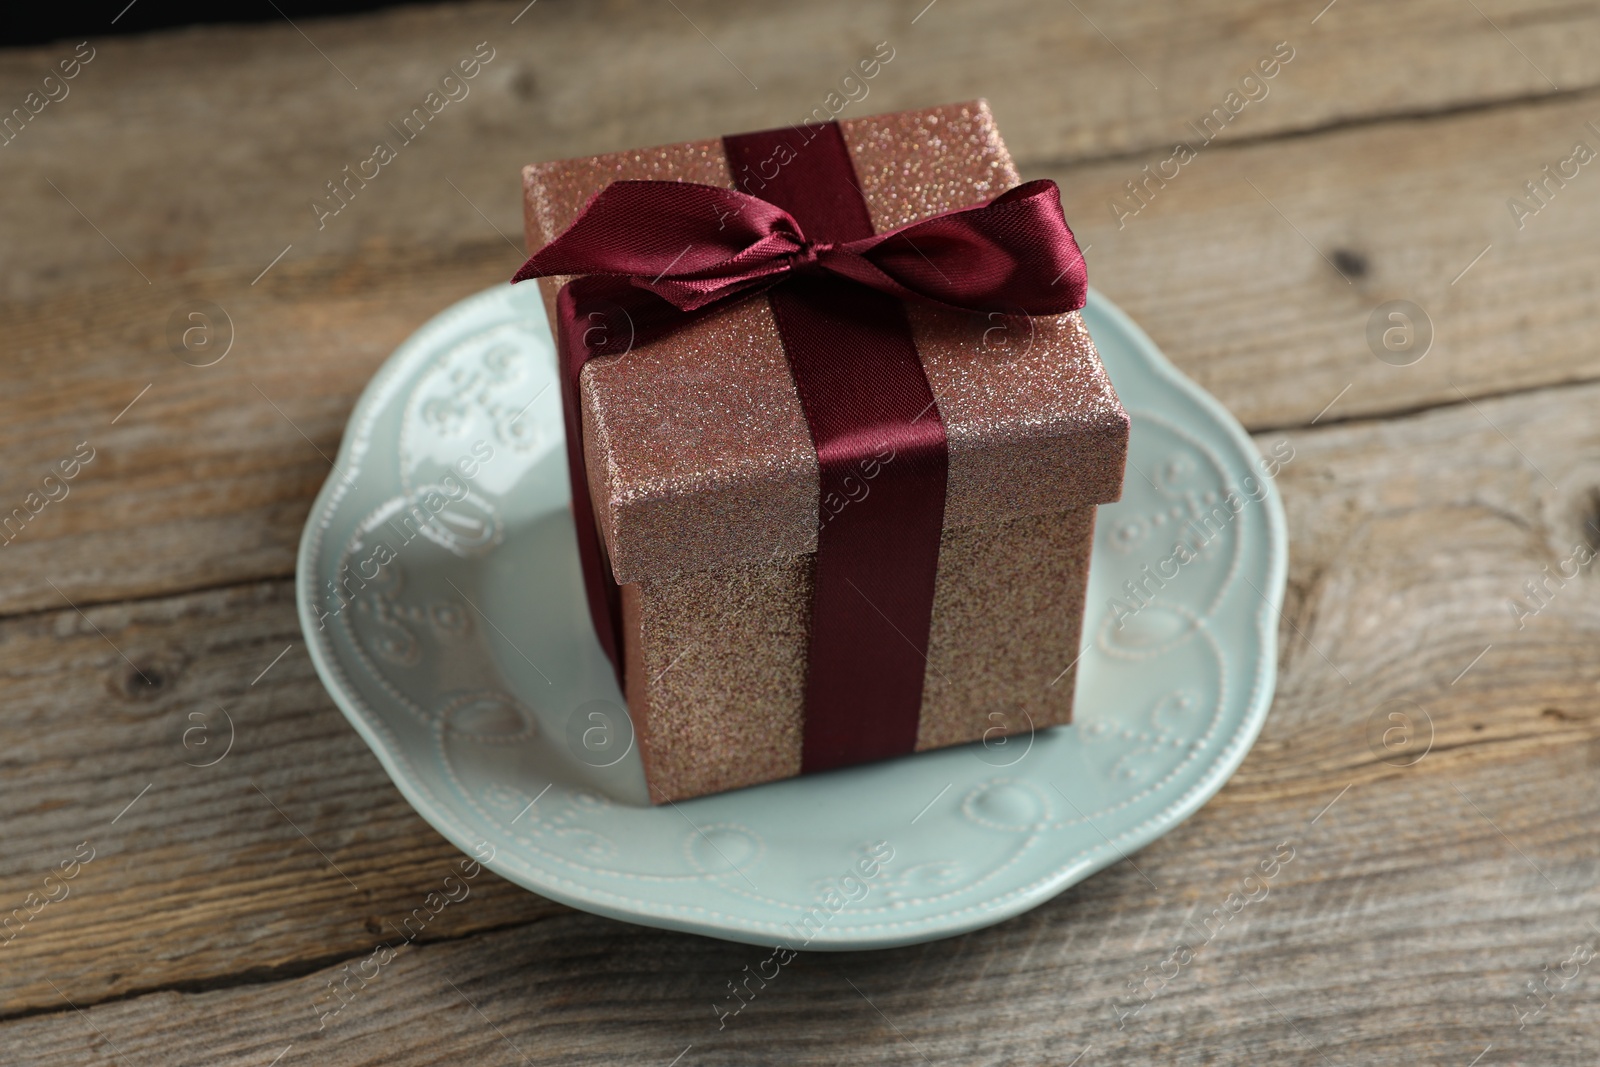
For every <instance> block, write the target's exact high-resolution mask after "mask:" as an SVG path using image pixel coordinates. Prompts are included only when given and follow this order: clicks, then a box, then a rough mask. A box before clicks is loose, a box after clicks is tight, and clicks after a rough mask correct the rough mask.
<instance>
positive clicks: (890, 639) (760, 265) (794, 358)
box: [512, 123, 1087, 772]
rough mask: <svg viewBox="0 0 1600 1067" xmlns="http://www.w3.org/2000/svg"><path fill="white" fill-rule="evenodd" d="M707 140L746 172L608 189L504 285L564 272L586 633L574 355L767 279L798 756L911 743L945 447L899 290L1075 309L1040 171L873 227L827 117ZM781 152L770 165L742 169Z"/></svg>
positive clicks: (613, 634) (587, 549) (830, 759)
mask: <svg viewBox="0 0 1600 1067" xmlns="http://www.w3.org/2000/svg"><path fill="white" fill-rule="evenodd" d="M723 150H724V152H725V154H726V155H727V158H728V163H729V169H730V171H732V172H733V173H744V174H746V175H749V174H751V173H752V172H753V171H755V172H760V173H761V177H760V178H746V179H745V182H744V184H745V186H746V190H747V191H744V192H740V191H736V190H732V189H723V188H717V187H715V186H706V185H696V184H692V183H689V182H661V181H619V182H613V183H611V184H610V185H608V186H607V187H606V188H604V189H603V190H601V191H600V192H599V193H598V194H596V195H595V196H594V197H593V198H592V199H591V200H590V201H589V203H588V205H587V206H586V207H585V208H584V209H583V211H582V212H581V213H580V214H579V215H578V217H577V219H576V220H575V221H574V222H573V223H572V225H571V226H570V227H569V228H568V229H567V230H566V231H565V232H563V233H562V234H561V235H560V236H559V237H557V238H556V239H555V240H554V241H552V242H550V243H549V244H548V245H546V246H545V247H544V248H543V249H541V250H540V251H539V252H538V253H537V254H535V255H534V256H533V257H532V258H530V259H529V260H528V262H527V263H525V264H524V265H523V266H522V268H521V269H520V270H519V271H517V273H516V275H515V276H514V277H513V278H512V281H514V282H517V281H524V280H526V279H528V278H538V277H546V276H550V275H580V276H581V277H579V278H577V279H576V280H575V281H573V282H571V283H569V284H567V285H565V286H563V287H562V289H561V292H560V294H559V296H558V297H557V301H556V319H557V322H556V333H557V343H558V347H559V349H560V360H561V364H562V365H561V372H560V377H561V387H562V407H563V411H564V413H565V420H566V430H567V460H568V472H569V474H570V477H571V481H572V507H573V517H574V520H575V521H576V523H577V533H578V547H579V556H580V559H581V561H582V564H583V572H584V582H585V588H586V591H587V594H588V598H589V607H590V613H591V615H592V616H593V619H594V624H595V630H596V633H597V634H598V636H599V638H600V642H601V645H602V647H604V649H605V651H606V654H607V655H608V656H609V657H610V659H611V661H612V664H613V665H614V666H615V667H616V668H617V671H618V675H619V677H620V676H621V673H622V664H623V655H622V648H623V645H622V634H621V615H622V613H621V596H620V590H619V589H618V587H617V585H616V582H615V580H614V578H613V575H612V573H611V569H610V565H609V563H608V562H607V561H606V559H605V549H604V545H603V543H602V542H601V540H600V536H599V532H598V528H597V526H596V524H595V518H594V506H593V501H592V500H591V499H590V495H589V483H588V477H587V474H586V473H585V470H584V459H583V445H582V441H581V437H580V434H581V432H582V417H581V408H580V407H579V394H578V383H579V375H580V373H581V371H582V369H583V365H584V363H586V362H587V361H588V360H589V359H591V358H593V357H594V356H597V355H605V354H610V353H615V352H623V351H626V350H627V349H628V348H629V347H630V346H632V345H634V344H639V343H644V342H647V341H650V340H654V339H656V338H658V337H661V336H665V335H666V334H669V333H671V332H673V331H674V330H676V329H680V328H682V327H683V326H684V325H686V324H687V323H688V322H690V321H692V320H694V319H696V318H698V317H700V316H701V315H704V314H707V313H709V312H711V311H714V310H716V309H718V308H720V307H723V306H725V305H727V304H728V303H731V302H733V301H735V300H739V299H744V298H748V297H751V296H754V295H756V294H758V293H762V292H766V293H767V296H768V299H769V301H770V302H771V304H772V309H773V315H774V318H775V319H776V321H777V325H778V332H779V335H780V337H781V339H782V341H783V346H784V351H785V354H786V355H787V357H788V360H789V366H790V369H791V372H792V373H793V375H794V380H795V386H796V390H797V392H798V393H799V396H800V402H801V407H802V409H803V411H804V414H805V417H806V422H807V425H808V426H809V427H810V430H811V436H812V441H813V443H814V445H815V446H816V450H817V459H818V464H819V467H820V470H821V487H820V488H821V501H822V506H820V507H819V509H818V515H819V527H818V531H817V553H816V558H815V567H814V581H813V594H812V613H811V640H810V647H809V650H808V654H807V674H806V696H805V728H804V733H803V742H802V744H803V754H802V770H803V771H805V772H811V771H818V770H826V769H829V768H832V767H840V766H846V765H849V764H853V763H863V762H867V761H869V760H876V759H882V758H884V757H888V756H895V755H901V754H904V753H907V752H911V751H912V750H913V749H914V748H915V746H916V737H917V724H918V719H919V715H920V709H921V704H922V683H923V675H924V672H925V671H926V669H927V646H928V633H929V624H930V622H931V618H932V610H933V589H934V578H935V576H936V574H937V571H938V559H939V538H940V534H941V532H942V529H943V525H944V499H945V480H946V471H947V467H948V453H947V450H946V442H945V434H944V425H943V422H942V421H941V420H940V417H939V411H938V405H937V404H936V403H935V401H934V397H933V392H932V389H931V387H930V386H929V384H928V380H927V377H926V375H925V374H924V373H923V369H922V364H921V360H920V359H919V358H918V356H917V350H916V345H915V343H914V341H913V339H912V334H911V328H910V324H909V322H908V321H907V319H906V315H905V308H904V306H903V301H906V300H920V301H923V302H927V303H934V304H940V305H944V306H947V307H954V308H959V309H963V310H968V311H999V312H1002V313H1005V314H1026V315H1054V314H1062V313H1064V312H1068V311H1074V310H1076V309H1078V308H1081V307H1083V304H1084V298H1085V295H1086V292H1087V276H1086V270H1085V266H1084V262H1083V256H1082V254H1081V253H1080V252H1079V250H1078V246H1077V242H1076V241H1075V240H1074V239H1073V236H1072V232H1071V230H1069V229H1068V228H1067V224H1066V220H1065V219H1064V218H1063V217H1062V213H1061V201H1060V193H1059V190H1058V189H1057V188H1056V185H1055V183H1054V182H1050V181H1036V182H1028V183H1027V184H1025V185H1021V186H1018V187H1017V188H1015V189H1012V190H1011V191H1009V192H1007V193H1004V194H1002V195H1000V196H998V197H996V198H995V199H994V200H992V201H990V202H989V203H987V204H984V205H980V206H977V207H971V208H964V209H961V210H957V211H951V212H947V213H946V214H943V215H938V216H935V217H933V218H929V219H923V220H921V221H918V222H913V223H911V224H909V225H907V226H902V227H899V228H897V229H894V230H890V231H889V232H887V233H882V234H876V233H874V232H873V230H872V221H871V217H870V215H869V213H868V210H867V205H866V202H865V200H864V199H863V197H862V194H861V192H860V188H859V185H858V184H857V182H856V175H855V170H854V167H853V166H852V164H851V162H850V155H849V149H848V147H847V146H846V144H845V142H844V137H843V135H842V133H841V132H840V130H839V127H838V126H837V124H832V123H830V124H827V125H823V126H803V127H795V128H791V129H784V130H774V131H767V132H763V133H754V134H742V135H739V136H734V137H727V138H724V139H723ZM780 158H782V159H784V160H785V162H783V164H782V165H781V166H779V167H778V168H777V171H776V173H775V174H774V175H773V176H771V177H768V176H767V175H766V174H765V173H764V168H762V167H761V164H762V163H764V162H765V163H771V162H772V161H774V160H776V159H780ZM751 185H756V186H757V188H756V190H755V191H757V192H759V193H760V194H761V195H760V196H759V197H758V196H755V195H752V194H751V192H750V191H748V190H749V187H750V186H751ZM617 311H622V312H625V315H623V316H621V317H620V318H619V317H618V316H617V315H616V312H617Z"/></svg>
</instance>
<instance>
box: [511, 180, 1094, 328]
mask: <svg viewBox="0 0 1600 1067" xmlns="http://www.w3.org/2000/svg"><path fill="white" fill-rule="evenodd" d="M819 272H820V273H826V274H833V275H837V276H839V277H842V278H847V279H849V280H851V281H854V282H858V283H860V284H862V285H866V286H869V287H871V288H873V289H877V290H879V291H881V292H885V293H889V294H891V295H893V296H896V297H899V298H900V299H902V300H919V301H923V302H928V303H934V304H941V305H944V306H946V307H953V308H957V309H960V310H964V311H980V312H988V311H999V312H1003V313H1006V314H1022V315H1058V314H1062V313H1065V312H1068V311H1075V310H1077V309H1078V308H1081V307H1083V304H1084V299H1085V296H1086V294H1087V290H1088V275H1087V270H1086V268H1085V265H1084V261H1083V253H1082V252H1080V251H1079V250H1078V243H1077V241H1076V240H1075V239H1074V238H1073V236H1072V231H1071V230H1070V229H1069V228H1068V227H1067V221H1066V219H1065V217H1063V215H1062V212H1061V193H1060V190H1059V189H1058V188H1057V187H1056V183H1055V182H1053V181H1048V180H1044V181H1032V182H1027V183H1026V184H1023V185H1019V186H1017V187H1016V188H1015V189H1012V190H1010V191H1008V192H1005V193H1002V194H1001V195H1000V196H997V197H995V198H994V199H993V200H991V201H989V202H988V203H987V204H981V205H978V206H976V207H968V208H960V209H958V210H955V211H948V212H945V213H944V214H942V215H935V216H933V217H932V218H927V219H922V220H920V221H917V222H913V223H910V224H908V225H905V226H901V227H898V228H896V229H893V230H889V231H887V232H885V233H879V234H874V235H872V236H871V237H865V238H862V239H860V240H856V241H843V242H839V243H824V242H813V241H810V240H808V239H807V238H806V236H805V234H804V233H803V232H802V231H801V229H800V224H799V223H798V222H796V221H795V220H794V218H793V216H791V215H790V214H789V213H788V212H787V211H784V210H783V209H782V208H780V207H778V206H776V205H775V204H771V203H768V202H767V201H765V200H762V199H761V198H760V197H756V196H751V195H749V194H746V193H741V192H737V191H735V190H733V189H723V188H718V187H716V186H711V185H698V184H695V183H692V182H670V181H617V182H612V183H611V184H610V185H608V186H606V187H605V188H604V189H602V190H601V191H600V192H599V193H597V194H595V196H594V198H593V199H591V200H590V201H589V203H588V205H587V206H585V207H584V209H583V211H582V212H581V213H580V214H579V215H578V217H577V219H576V220H575V221H574V222H573V223H572V225H571V226H570V227H568V228H567V230H566V231H565V232H563V233H562V234H561V235H560V236H559V237H557V238H556V239H555V240H554V241H551V242H550V243H549V244H547V245H545V247H544V248H542V249H540V250H539V251H538V252H537V253H536V254H535V255H534V256H533V257H532V258H530V259H529V260H528V261H527V262H526V263H524V264H523V265H522V269H520V270H518V271H517V273H516V275H515V276H514V277H513V278H512V279H511V280H512V281H514V282H520V281H525V280H527V279H529V278H541V277H548V276H551V275H588V276H595V275H598V276H603V277H613V278H625V279H627V280H628V281H629V282H630V283H631V284H632V285H634V286H637V287H639V288H640V289H645V290H648V291H650V292H652V293H655V294H656V295H657V296H660V297H662V298H663V299H665V300H666V301H668V302H669V303H671V304H672V305H673V306H674V307H676V308H678V309H679V310H680V311H696V310H699V309H701V308H704V307H706V306H708V305H711V304H714V303H719V302H722V301H726V300H731V299H733V298H735V297H739V296H750V295H754V294H755V293H758V292H761V291H762V290H764V289H767V288H770V287H771V286H773V285H776V284H778V283H779V282H781V281H783V280H784V278H785V277H788V276H790V275H792V274H812V273H819Z"/></svg>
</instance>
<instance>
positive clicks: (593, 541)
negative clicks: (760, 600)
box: [556, 285, 623, 684]
mask: <svg viewBox="0 0 1600 1067" xmlns="http://www.w3.org/2000/svg"><path fill="white" fill-rule="evenodd" d="M573 288H574V287H573V285H564V286H562V287H561V291H560V292H559V293H558V294H557V295H556V358H557V361H558V363H559V364H560V366H559V368H558V370H557V374H558V376H559V377H560V379H561V414H562V420H563V422H564V423H565V426H566V431H567V476H568V478H569V480H570V481H571V483H572V522H573V527H574V532H575V533H576V534H577V536H578V562H579V563H580V565H581V566H582V568H583V590H584V595H585V596H586V597H587V598H588V601H589V617H590V620H591V621H592V622H593V623H594V632H595V636H596V637H598V638H599V639H600V647H601V648H602V649H603V650H604V651H605V654H606V658H607V659H609V660H610V661H611V667H612V669H613V670H614V671H615V672H616V675H617V682H618V684H621V683H622V681H623V655H622V647H623V646H622V589H621V587H620V586H618V585H617V583H616V580H615V579H614V578H613V577H612V573H611V564H610V562H609V559H608V558H607V555H606V546H605V542H604V541H603V540H601V537H600V526H599V524H598V523H597V522H596V520H595V513H594V500H593V498H592V497H591V496H590V493H589V476H588V473H587V470H586V468H585V465H584V461H583V409H582V407H581V406H580V404H581V399H580V394H579V382H580V376H581V374H582V373H583V365H584V364H585V363H587V362H588V361H589V357H590V355H592V354H593V353H592V351H591V349H590V347H589V344H588V339H589V330H590V324H589V322H588V321H587V319H586V317H585V315H584V313H583V312H582V311H581V310H580V308H579V300H578V294H576V293H574V292H573Z"/></svg>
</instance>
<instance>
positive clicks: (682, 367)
mask: <svg viewBox="0 0 1600 1067" xmlns="http://www.w3.org/2000/svg"><path fill="white" fill-rule="evenodd" d="M838 125H839V129H840V133H841V134H842V135H843V138H844V142H845V145H846V147H847V149H848V152H849V157H850V162H851V164H852V165H853V167H854V171H855V178H856V180H857V182H858V183H859V189H860V193H861V195H862V197H863V199H864V200H865V202H866V206H867V209H868V212H869V213H870V215H871V220H872V225H873V228H874V229H875V230H876V231H877V232H879V233H882V232H884V231H886V230H889V229H892V228H894V227H898V226H901V225H904V224H906V223H909V222H913V221H915V220H919V219H925V218H928V217H931V216H934V215H938V214H941V213H943V212H947V211H951V210H953V209H957V208H963V207H968V206H971V205H975V204H980V203H983V202H986V201H989V200H991V199H993V198H994V197H995V196H997V195H999V194H1000V193H1002V192H1004V191H1006V190H1007V189H1009V188H1011V187H1013V186H1015V185H1017V184H1018V181H1019V179H1018V176H1017V173H1016V168H1015V167H1014V165H1013V164H1012V162H1011V157H1010V155H1009V154H1008V153H1007V151H1006V148H1005V145H1004V143H1003V142H1002V141H1001V139H1000V135H999V132H998V131H997V129H996V128H995V124H994V119H993V116H992V115H991V114H990V111H989V108H988V105H987V104H985V103H983V102H982V101H979V102H976V103H969V104H957V105H949V106H944V107H936V108H929V109H925V110H920V111H908V112H901V113H898V114H891V115H880V116H873V117H869V118H861V119H850V120H841V121H840V122H839V123H838ZM730 170H731V168H730V165H729V163H728V161H727V157H726V154H725V152H724V149H723V144H722V142H721V141H719V140H706V141H693V142H687V143H683V144H675V145H666V146H662V147H658V148H650V149H643V150H638V151H630V152H617V153H610V154H607V155H601V156H593V157H589V158H585V159H575V160H564V161H560V162H554V163H542V164H536V165H533V166H529V167H527V168H525V169H524V171H523V186H524V194H525V196H524V207H525V219H526V234H527V242H528V247H529V250H530V252H532V251H537V250H538V249H540V248H542V247H543V246H545V245H546V244H547V243H549V242H550V241H551V240H553V239H554V238H555V237H556V236H558V235H559V234H561V233H562V231H564V230H565V229H566V228H567V227H568V226H569V225H570V224H571V223H572V221H573V220H574V219H575V218H576V217H577V215H578V214H579V212H580V211H581V210H582V209H583V208H584V206H585V204H586V203H588V201H589V200H590V199H591V197H593V196H594V194H596V193H598V192H599V191H600V190H601V189H602V188H604V187H605V186H606V185H607V184H608V183H610V182H612V181H617V180H624V179H655V180H677V181H688V182H696V183H700V184H704V185H713V186H719V187H724V188H732V187H734V181H735V176H734V175H733V174H731V173H730ZM565 280H566V279H563V278H542V279H540V282H539V284H540V286H541V288H542V290H543V295H544V298H545V301H546V305H547V307H549V309H550V310H551V313H552V321H554V318H555V298H556V294H557V292H558V291H559V289H560V285H561V283H562V282H563V281H565ZM906 310H907V316H908V318H909V320H910V325H911V332H912V335H913V337H914V339H915V342H916V348H917V351H918V354H919V355H920V358H921V361H922V364H923V368H924V371H925V373H926V376H927V379H928V381H929V384H930V385H931V387H932V391H933V395H934V398H935V400H936V401H937V404H938V411H939V414H940V416H941V418H942V419H943V422H944V427H945V433H946V437H947V441H948V455H949V459H948V476H947V489H946V501H945V509H944V527H943V534H942V537H941V539H940V545H939V556H938V570H937V577H936V580H935V582H934V590H933V617H932V624H931V627H930V632H929V639H928V644H927V653H926V661H927V669H926V673H925V675H924V681H923V688H922V703H921V708H920V716H919V719H918V722H917V729H916V744H915V748H916V750H917V751H922V750H926V749H932V748H940V747H944V746H947V745H955V744H961V743H965V742H973V741H986V742H991V743H992V742H993V740H994V739H996V738H998V737H1000V736H1003V735H1010V734H1016V733H1019V732H1027V731H1029V730H1033V729H1042V728H1045V727H1049V726H1054V725H1059V724H1064V723H1067V722H1069V721H1070V719H1071V713H1072V694H1073V682H1074V673H1075V672H1074V671H1073V670H1071V669H1069V665H1070V664H1072V663H1073V661H1074V660H1075V658H1076V656H1077V652H1078V647H1079V638H1080V630H1081V627H1082V620H1083V609H1084V595H1085V590H1086V585H1087V580H1088V569H1089V554H1090V548H1091V545H1092V542H1093V536H1094V514H1095V506H1096V505H1097V504H1103V503H1108V502H1110V501H1114V500H1116V499H1117V498H1118V497H1119V496H1120V495H1121V489H1122V474H1123V465H1124V461H1125V458H1126V451H1127V436H1128V417H1127V414H1126V413H1125V412H1124V411H1123V409H1122V406H1121V405H1120V404H1119V403H1118V401H1117V398H1116V395H1115V393H1114V392H1113V391H1112V388H1111V383H1110V380H1109V379H1108V378H1107V376H1106V373H1105V369H1104V367H1103V366H1102V365H1101V363H1100V358H1099V355H1098V353H1097V352H1096V350H1095V347H1094V342H1093V341H1092V340H1091V338H1090V337H1089V333H1088V330H1087V329H1086V328H1085V326H1084V323H1083V320H1082V317H1081V316H1080V315H1079V314H1078V313H1076V312H1073V313H1070V314H1065V315H1054V316H1044V317H1035V318H1018V317H1011V316H1003V315H980V314H970V313H963V312H958V311H954V310H949V309H944V308H939V307H933V306H925V305H922V304H913V303H908V304H907V305H906ZM581 408H582V412H581V414H582V420H583V431H584V433H583V436H584V454H585V461H586V468H587V475H588V482H589V487H590V491H591V494H592V497H593V501H594V506H595V516H596V522H597V525H598V527H599V529H600V532H601V535H602V538H603V541H604V545H605V549H606V551H607V553H608V555H609V565H610V567H611V569H612V571H613V573H614V576H615V579H616V581H617V582H618V583H619V584H620V585H621V587H622V616H623V644H624V660H625V677H626V694H627V701H628V710H629V715H630V717H631V718H632V720H633V723H634V728H635V733H636V736H637V737H638V740H639V746H640V752H641V755H642V757H643V760H644V767H645V774H646V778H647V780H648V783H649V787H650V794H651V797H652V799H653V800H654V801H655V802H656V803H664V802H666V801H668V800H677V799H682V798H684V797H692V796H698V795H701V794H706V793H714V792H720V791H723V790H728V789H735V788H739V787H742V786H748V785H754V784H757V783H760V782H767V781H773V780H775V779H780V778H787V777H791V776H794V775H797V774H799V773H801V749H802V736H803V730H804V726H805V707H804V705H805V688H806V671H807V649H808V640H809V635H810V609H811V592H812V570H813V560H814V555H813V554H814V551H815V548H816V545H817V537H818V534H817V530H818V521H819V515H820V509H821V507H822V504H821V503H820V502H819V490H818V485H819V467H818V459H817V453H816V450H815V447H814V445H813V443H812V439H811V436H810V431H809V430H808V426H807V422H806V419H805V417H804V414H803V412H802V408H801V402H800V399H799V396H798V395H797V393H796V388H795V384H794V381H793V379H792V376H791V373H790V370H789V367H788V365H787V363H786V360H785V352H784V348H783V344H782V341H781V340H780V337H779V334H778V330H777V327H776V324H775V321H774V318H773V312H772V308H771V305H770V304H769V301H768V299H767V298H766V297H764V296H763V297H755V298H752V299H747V300H744V301H741V302H737V303H735V304H733V305H732V306H731V307H728V308H725V309H723V310H721V311H718V312H716V313H714V314H712V315H710V316H708V317H704V318H701V319H698V320H696V321H695V322H693V323H692V324H691V325H689V326H687V327H685V328H683V329H681V330H679V331H678V332H675V333H673V334H671V335H670V336H667V337H665V338H662V339H659V340H655V341H653V342H651V343H648V344H638V345H635V346H633V347H632V348H631V349H630V350H629V351H627V352H625V353H623V354H621V355H616V356H602V357H598V358H595V359H593V360H592V361H590V362H589V363H588V364H587V365H586V366H585V367H584V369H583V371H582V376H581ZM845 506H848V504H847V503H846V504H845ZM863 610H868V609H867V608H866V607H865V606H864V607H863ZM1063 672H1064V673H1063Z"/></svg>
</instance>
